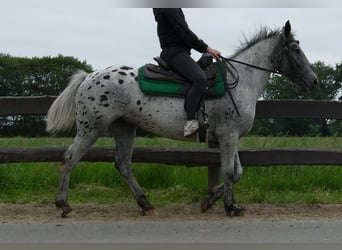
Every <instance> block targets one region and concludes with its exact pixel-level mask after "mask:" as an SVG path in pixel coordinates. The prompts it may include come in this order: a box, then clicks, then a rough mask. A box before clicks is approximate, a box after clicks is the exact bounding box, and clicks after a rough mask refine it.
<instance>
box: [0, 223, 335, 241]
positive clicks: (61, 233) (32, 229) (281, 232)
mask: <svg viewBox="0 0 342 250" xmlns="http://www.w3.org/2000/svg"><path fill="white" fill-rule="evenodd" d="M3 243H30V244H31V243H82V244H84V243H101V244H102V243H115V244H117V243H149V244H150V243H197V244H198V243H244V244H246V243H262V244H265V243H286V244H288V243H310V244H312V243H339V244H341V243H342V221H274V222H272V221H232V222H197V221H189V222H152V223H151V222H118V223H113V224H111V223H98V224H95V223H78V222H76V223H63V224H55V223H54V224H53V223H50V224H49V223H48V224H46V223H44V224H11V223H4V224H0V244H3Z"/></svg>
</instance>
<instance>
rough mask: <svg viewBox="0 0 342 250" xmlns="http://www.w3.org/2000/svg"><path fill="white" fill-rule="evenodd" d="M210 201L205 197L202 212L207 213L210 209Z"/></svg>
mask: <svg viewBox="0 0 342 250" xmlns="http://www.w3.org/2000/svg"><path fill="white" fill-rule="evenodd" d="M209 208H210V207H209V202H208V200H207V199H204V200H203V201H202V202H201V212H202V213H205V212H206V211H207V210H208V209H209Z"/></svg>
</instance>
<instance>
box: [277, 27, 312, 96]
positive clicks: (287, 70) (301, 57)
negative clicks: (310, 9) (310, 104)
mask: <svg viewBox="0 0 342 250" xmlns="http://www.w3.org/2000/svg"><path fill="white" fill-rule="evenodd" d="M272 63H273V66H274V68H275V69H276V70H277V71H278V72H280V73H281V74H282V75H284V76H286V77H287V78H288V79H289V80H290V81H291V82H293V83H295V84H297V85H298V86H300V87H301V88H302V89H303V90H305V91H307V90H311V89H313V88H314V86H315V85H316V84H317V82H318V80H317V76H316V74H315V73H314V72H313V70H312V67H311V64H310V62H309V61H308V59H307V58H306V56H305V54H304V52H303V50H302V49H301V47H300V46H299V41H298V40H295V39H294V37H293V34H292V33H291V24H290V22H289V21H287V22H286V24H285V26H284V27H283V30H282V32H281V33H280V35H279V45H278V46H277V47H276V48H275V49H274V51H273V56H272Z"/></svg>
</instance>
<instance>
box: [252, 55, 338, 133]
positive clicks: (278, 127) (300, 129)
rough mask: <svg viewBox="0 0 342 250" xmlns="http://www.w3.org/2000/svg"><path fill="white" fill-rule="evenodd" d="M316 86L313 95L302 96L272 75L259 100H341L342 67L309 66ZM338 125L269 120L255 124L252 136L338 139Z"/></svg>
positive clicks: (295, 120)
mask: <svg viewBox="0 0 342 250" xmlns="http://www.w3.org/2000/svg"><path fill="white" fill-rule="evenodd" d="M312 67H313V70H314V72H315V73H316V75H317V77H318V79H319V84H318V86H316V88H315V89H314V90H312V91H308V92H302V91H301V90H300V89H299V88H298V87H297V86H295V85H294V84H293V83H291V82H290V81H288V80H287V79H286V78H285V77H283V76H279V75H275V76H273V77H271V78H270V80H269V83H268V85H267V87H266V88H265V90H264V92H263V94H262V98H263V99H265V100H275V99H295V100H298V99H303V100H305V99H312V100H326V101H331V100H338V99H341V97H340V94H341V93H340V91H341V84H342V64H341V63H340V64H337V65H336V66H335V67H332V66H329V65H325V64H324V63H323V62H320V61H319V62H316V63H315V64H313V65H312ZM339 127H340V121H332V120H329V119H323V120H312V119H269V120H256V121H255V124H254V128H253V130H252V133H254V134H259V135H281V136H283V135H292V136H304V135H306V136H329V135H333V134H335V135H341V132H342V129H341V128H339Z"/></svg>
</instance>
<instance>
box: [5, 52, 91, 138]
mask: <svg viewBox="0 0 342 250" xmlns="http://www.w3.org/2000/svg"><path fill="white" fill-rule="evenodd" d="M79 69H81V70H84V71H86V72H91V71H92V67H91V66H90V65H88V64H87V63H86V62H80V61H79V60H77V59H75V58H73V57H65V56H62V55H59V56H57V57H43V58H38V57H35V58H22V57H12V56H10V55H5V54H0V95H1V96H41V95H58V94H59V93H60V92H61V91H62V90H63V89H64V88H65V87H66V85H67V83H68V79H69V78H70V76H71V75H72V74H73V73H75V72H76V71H77V70H79ZM44 131H45V116H12V117H0V136H38V135H44V134H45V132H44Z"/></svg>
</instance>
